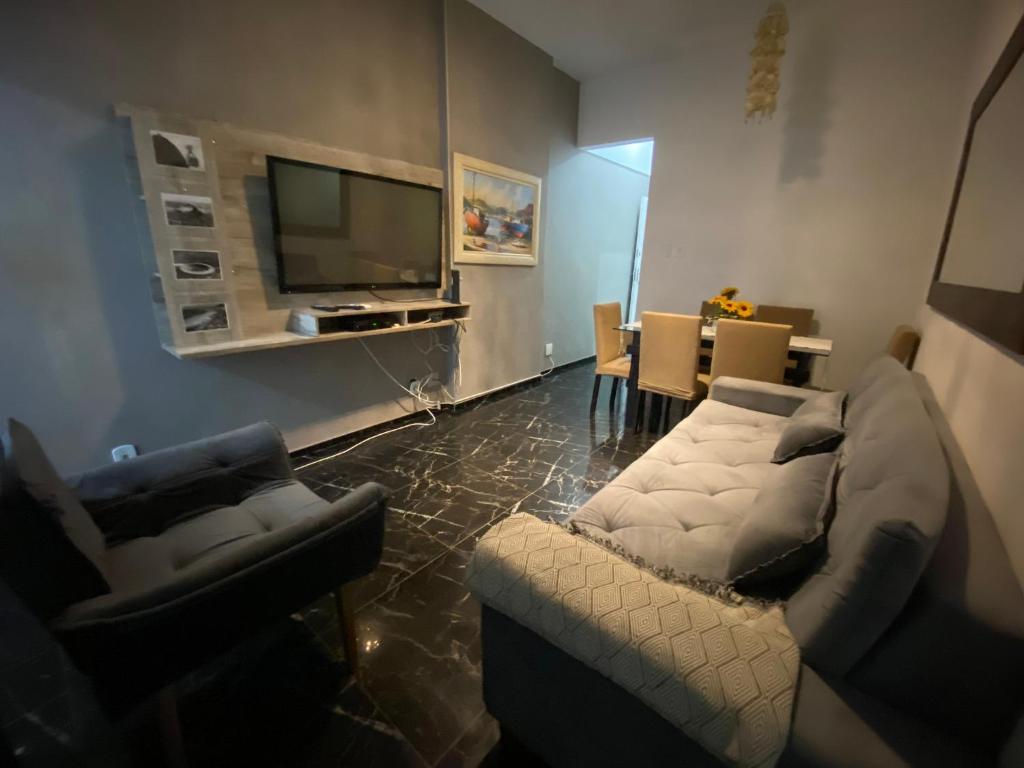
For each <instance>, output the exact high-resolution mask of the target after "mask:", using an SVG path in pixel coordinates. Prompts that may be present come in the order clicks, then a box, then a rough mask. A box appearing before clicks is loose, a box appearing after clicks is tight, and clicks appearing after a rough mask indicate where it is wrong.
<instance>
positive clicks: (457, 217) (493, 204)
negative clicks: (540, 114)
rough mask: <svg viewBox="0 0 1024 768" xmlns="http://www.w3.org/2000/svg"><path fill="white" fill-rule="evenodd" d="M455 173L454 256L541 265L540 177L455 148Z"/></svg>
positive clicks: (463, 260) (484, 261) (462, 259)
mask: <svg viewBox="0 0 1024 768" xmlns="http://www.w3.org/2000/svg"><path fill="white" fill-rule="evenodd" d="M451 179H452V183H451V188H452V227H451V230H452V258H453V261H454V262H455V263H456V264H502V265H508V266H520V267H535V266H537V264H538V261H539V254H540V223H541V222H542V221H543V218H542V214H543V209H542V207H541V180H540V178H539V177H537V176H533V175H531V174H528V173H523V172H522V171H517V170H515V169H513V168H507V167H505V166H503V165H497V164H496V163H489V162H487V161H485V160H480V159H478V158H474V157H469V156H468V155H463V154H459V153H458V152H455V153H453V155H452V177H451Z"/></svg>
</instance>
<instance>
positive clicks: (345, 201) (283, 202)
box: [267, 156, 442, 293]
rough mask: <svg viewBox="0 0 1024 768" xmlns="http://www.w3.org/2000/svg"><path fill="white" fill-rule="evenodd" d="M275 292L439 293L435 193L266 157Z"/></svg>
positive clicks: (407, 184)
mask: <svg viewBox="0 0 1024 768" xmlns="http://www.w3.org/2000/svg"><path fill="white" fill-rule="evenodd" d="M267 179H268V181H269V183H270V206H271V212H272V214H273V221H274V249H275V252H276V255H277V279H278V286H279V287H280V290H281V292H282V293H324V292H327V291H354V290H374V289H379V288H439V287H440V286H441V202H442V201H441V190H440V189H438V188H436V187H431V186H427V185H423V184H414V183H412V182H408V181H398V180H396V179H387V178H383V177H381V176H371V175H370V174H367V173H359V172H357V171H350V170H345V169H343V168H331V167H329V166H326V165H316V164H314V163H304V162H300V161H298V160H288V159H286V158H283V157H274V156H268V157H267Z"/></svg>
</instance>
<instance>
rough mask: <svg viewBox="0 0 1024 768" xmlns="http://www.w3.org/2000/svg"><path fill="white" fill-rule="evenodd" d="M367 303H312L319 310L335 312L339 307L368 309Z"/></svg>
mask: <svg viewBox="0 0 1024 768" xmlns="http://www.w3.org/2000/svg"><path fill="white" fill-rule="evenodd" d="M369 308H370V306H369V305H368V304H314V305H313V309H318V310H320V311H321V312H337V311H338V310H340V309H369Z"/></svg>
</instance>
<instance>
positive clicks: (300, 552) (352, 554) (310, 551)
mask: <svg viewBox="0 0 1024 768" xmlns="http://www.w3.org/2000/svg"><path fill="white" fill-rule="evenodd" d="M387 498H388V491H387V490H386V489H385V488H384V487H382V486H380V485H378V484H376V483H366V484H365V485H362V486H360V487H359V488H357V489H355V490H354V491H352V492H351V493H349V494H348V495H346V496H344V497H342V498H341V499H338V500H337V501H335V502H332V503H329V502H327V501H324V500H322V499H320V498H319V497H317V496H315V495H314V494H313V493H312V492H311V491H309V490H308V489H306V488H305V487H304V486H302V485H301V484H299V483H297V482H292V481H288V482H284V483H280V484H278V485H274V486H268V487H265V488H264V489H263V490H261V491H260V492H258V493H256V494H254V495H252V496H250V497H248V498H247V499H246V500H245V501H243V502H242V503H240V504H238V505H235V506H232V507H223V508H220V509H217V510H214V511H211V512H209V513H207V514H206V515H203V516H201V517H195V518H191V519H189V520H185V521H182V522H180V523H178V524H176V525H173V526H171V527H169V528H168V529H167V530H166V531H164V532H163V533H162V534H161V535H160V536H156V537H144V538H140V539H138V540H135V541H132V542H127V543H125V544H122V545H118V546H116V547H112V548H111V549H110V550H109V553H110V561H111V586H112V587H113V592H112V593H111V594H108V595H101V596H98V597H94V598H92V599H89V600H85V601H82V602H80V603H77V604H75V605H72V606H70V607H69V608H68V609H67V610H66V611H64V613H62V614H61V615H60V616H57V617H56V618H55V619H54V620H53V621H52V622H51V624H50V626H51V628H52V629H53V631H54V632H55V633H56V635H57V637H58V638H59V639H60V640H61V642H62V643H63V644H64V646H65V648H67V650H68V652H69V653H70V654H71V657H72V658H73V659H74V661H75V662H76V664H77V665H78V666H79V668H80V669H82V670H83V671H84V672H86V673H87V674H89V675H90V676H92V677H94V678H97V679H99V680H100V681H101V685H100V686H99V687H100V688H101V689H102V691H103V693H104V696H105V697H107V699H108V700H109V702H110V705H111V706H114V707H121V706H124V705H126V703H127V702H132V701H137V700H138V698H139V696H141V695H144V694H145V693H147V692H150V691H152V690H154V689H155V688H158V687H160V686H162V685H165V684H166V683H167V682H168V681H170V680H174V679H176V678H177V677H179V676H180V675H182V674H184V673H186V672H188V671H190V670H191V669H194V668H195V667H196V666H197V665H198V664H201V663H203V662H205V661H207V660H208V659H210V658H213V657H214V656H215V655H217V654H218V653H220V652H222V651H224V650H226V649H228V648H230V647H231V646H232V645H233V644H235V643H236V642H238V641H239V640H241V639H242V638H244V637H247V636H249V635H250V634H251V633H252V632H255V631H258V630H259V629H261V628H262V627H264V626H265V625H266V624H267V623H268V622H271V621H275V620H277V619H279V618H280V617H281V616H286V615H288V614H289V613H292V612H294V611H297V610H299V609H300V608H301V607H302V606H304V605H307V604H309V603H310V602H312V601H313V600H315V599H316V598H317V597H319V596H320V595H322V594H323V593H324V592H326V591H329V590H331V589H334V588H336V587H338V586H340V585H341V584H344V583H345V582H347V581H350V580H351V579H354V578H358V577H359V576H362V575H365V574H367V573H369V572H370V571H372V570H373V568H374V567H375V566H376V565H377V562H378V561H379V559H380V554H381V548H382V544H383V536H384V513H385V509H386V505H387ZM293 505H294V506H293ZM123 670H131V676H130V677H128V676H126V675H125V674H123Z"/></svg>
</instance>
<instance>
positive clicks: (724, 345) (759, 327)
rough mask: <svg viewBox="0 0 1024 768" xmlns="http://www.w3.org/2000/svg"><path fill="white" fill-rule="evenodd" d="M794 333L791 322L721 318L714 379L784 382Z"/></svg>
mask: <svg viewBox="0 0 1024 768" xmlns="http://www.w3.org/2000/svg"><path fill="white" fill-rule="evenodd" d="M646 333H647V328H644V335H646ZM792 335H793V327H792V326H790V325H779V324H777V323H759V322H757V321H754V320H719V321H718V327H717V328H716V330H715V349H714V352H713V353H712V355H711V380H712V381H714V380H715V379H717V378H718V377H719V376H737V377H739V378H741V379H754V380H756V381H767V382H770V383H773V384H781V383H782V376H783V374H784V373H785V371H786V357H787V355H788V354H789V339H790V336H792ZM641 343H643V342H642V337H641ZM641 361H643V357H642V356H641Z"/></svg>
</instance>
